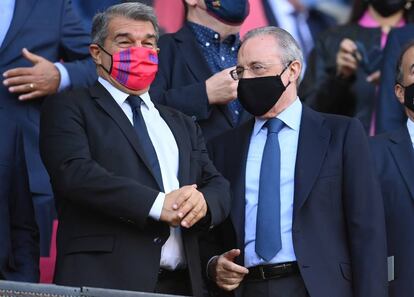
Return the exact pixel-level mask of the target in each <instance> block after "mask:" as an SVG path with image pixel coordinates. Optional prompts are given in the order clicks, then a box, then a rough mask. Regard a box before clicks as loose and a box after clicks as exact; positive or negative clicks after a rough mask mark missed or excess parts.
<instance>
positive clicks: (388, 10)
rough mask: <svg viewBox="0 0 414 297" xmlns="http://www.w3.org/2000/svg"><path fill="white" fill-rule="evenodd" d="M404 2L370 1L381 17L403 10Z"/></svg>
mask: <svg viewBox="0 0 414 297" xmlns="http://www.w3.org/2000/svg"><path fill="white" fill-rule="evenodd" d="M406 2H407V1H406V0H370V1H369V3H370V4H371V5H372V7H373V8H374V9H375V10H376V11H377V12H378V13H379V14H380V15H382V16H383V17H388V16H390V15H393V14H394V13H396V12H397V11H399V10H402V9H404V5H405V3H406Z"/></svg>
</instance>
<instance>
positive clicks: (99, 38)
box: [91, 2, 159, 46]
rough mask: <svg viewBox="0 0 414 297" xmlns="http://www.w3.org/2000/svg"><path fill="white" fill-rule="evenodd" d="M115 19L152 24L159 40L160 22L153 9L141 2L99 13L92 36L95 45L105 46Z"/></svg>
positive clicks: (115, 6)
mask: <svg viewBox="0 0 414 297" xmlns="http://www.w3.org/2000/svg"><path fill="white" fill-rule="evenodd" d="M114 17H125V18H128V19H131V20H135V21H149V22H151V23H152V25H153V26H154V30H155V36H156V38H157V40H158V37H159V28H158V21H157V17H156V16H155V13H154V10H153V9H152V7H150V6H148V5H145V4H142V3H139V2H130V3H121V4H117V5H113V6H110V7H109V8H108V9H106V10H105V11H104V12H99V13H97V14H96V15H95V16H94V17H93V20H92V34H91V35H92V42H93V43H96V44H99V45H101V46H103V44H104V41H105V39H106V38H107V37H108V24H109V22H110V21H111V20H112V18H114Z"/></svg>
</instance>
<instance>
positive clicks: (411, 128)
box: [407, 118, 414, 148]
mask: <svg viewBox="0 0 414 297" xmlns="http://www.w3.org/2000/svg"><path fill="white" fill-rule="evenodd" d="M407 128H408V133H409V134H410V138H411V143H412V144H413V148H414V122H413V121H412V120H411V119H410V118H408V120H407Z"/></svg>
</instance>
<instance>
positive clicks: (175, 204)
mask: <svg viewBox="0 0 414 297" xmlns="http://www.w3.org/2000/svg"><path fill="white" fill-rule="evenodd" d="M195 188H197V185H190V186H184V187H181V188H179V189H177V190H174V191H171V192H170V193H168V194H165V200H164V204H163V206H162V211H161V216H160V220H161V221H162V222H166V223H168V224H169V225H170V226H172V227H178V226H180V223H181V220H182V219H183V217H184V216H185V215H186V213H185V214H183V213H180V212H179V211H178V209H179V208H180V207H181V206H182V205H183V204H184V202H185V201H187V200H188V199H189V198H190V197H191V195H192V194H193V191H194V189H195Z"/></svg>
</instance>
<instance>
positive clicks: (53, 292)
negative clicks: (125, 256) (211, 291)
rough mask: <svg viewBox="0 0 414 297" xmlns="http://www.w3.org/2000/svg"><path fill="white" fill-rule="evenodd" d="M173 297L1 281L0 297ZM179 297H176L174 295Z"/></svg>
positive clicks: (170, 296)
mask: <svg viewBox="0 0 414 297" xmlns="http://www.w3.org/2000/svg"><path fill="white" fill-rule="evenodd" d="M110 296H111V297H167V296H169V297H172V295H164V294H155V293H144V292H133V291H122V290H110V289H101V288H90V287H80V288H78V287H64V286H57V285H45V284H32V283H23V282H10V281H0V297H110ZM174 296H175V297H177V296H176V295H174Z"/></svg>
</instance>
